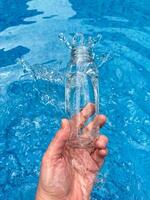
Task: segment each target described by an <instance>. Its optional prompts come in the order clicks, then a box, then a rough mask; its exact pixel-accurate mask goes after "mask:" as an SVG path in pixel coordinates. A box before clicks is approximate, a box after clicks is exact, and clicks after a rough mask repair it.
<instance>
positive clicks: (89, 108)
mask: <svg viewBox="0 0 150 200" xmlns="http://www.w3.org/2000/svg"><path fill="white" fill-rule="evenodd" d="M94 113H95V105H94V104H93V103H88V104H87V105H86V106H85V107H84V108H83V109H82V110H81V112H80V113H78V114H76V115H74V116H73V117H72V119H71V121H72V122H73V124H74V125H75V126H76V128H82V127H83V126H84V123H85V122H86V121H87V120H88V118H89V117H91V116H92V115H93V114H94Z"/></svg>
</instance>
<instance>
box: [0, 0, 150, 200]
mask: <svg viewBox="0 0 150 200" xmlns="http://www.w3.org/2000/svg"><path fill="white" fill-rule="evenodd" d="M149 13H150V1H148V0H141V1H138V0H124V1H121V0H108V1H105V0H101V1H99V0H95V1H90V0H86V1H84V0H57V1H55V0H51V1H49V0H30V1H29V0H21V1H10V0H9V1H8V0H1V1H0V31H1V32H0V199H2V200H14V199H16V200H17V199H18V200H20V199H21V200H24V199H29V200H30V199H31V200H32V199H34V195H35V191H36V186H37V182H38V176H39V168H40V161H41V158H42V155H43V153H44V151H45V149H46V148H47V146H48V144H49V142H50V141H51V139H52V138H53V136H54V134H55V132H56V131H57V129H58V128H59V126H60V120H61V118H62V117H64V116H65V114H64V78H63V77H64V75H65V72H66V64H67V62H68V59H69V51H68V49H66V48H65V47H64V45H63V44H62V43H61V42H60V41H59V39H58V34H59V33H60V32H64V34H65V35H66V36H67V37H68V38H69V36H71V35H72V34H73V33H76V32H82V33H84V34H86V35H92V36H96V35H97V33H100V34H102V36H103V39H102V41H101V43H98V44H97V46H96V49H95V53H96V54H97V55H101V53H103V52H105V51H108V52H109V51H111V52H113V55H114V56H113V59H112V60H111V61H109V62H107V63H105V64H104V65H103V67H101V68H99V73H100V77H101V80H100V98H101V102H100V109H101V113H103V114H106V116H107V117H108V122H107V124H106V126H105V127H104V128H103V129H102V130H101V132H102V133H105V134H106V135H107V136H108V137H109V140H110V142H109V156H108V157H107V159H106V162H105V165H104V167H103V170H102V172H101V174H99V178H98V182H97V183H96V185H95V187H94V189H93V193H92V199H93V200H117V199H119V200H127V199H129V200H149V199H150V157H149V155H150V133H149V127H150V15H149ZM21 57H23V58H24V60H26V61H27V62H28V63H30V64H31V65H33V64H37V63H38V64H39V65H36V66H34V70H35V73H36V77H37V80H36V81H35V79H34V77H33V74H32V73H31V72H29V73H28V74H27V75H26V76H24V77H22V78H20V77H21V76H22V75H23V69H22V66H21V65H20V64H17V58H21ZM45 68H46V69H45ZM44 70H46V73H47V74H46V75H45V74H44V72H43V71H44Z"/></svg>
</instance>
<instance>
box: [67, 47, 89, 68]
mask: <svg viewBox="0 0 150 200" xmlns="http://www.w3.org/2000/svg"><path fill="white" fill-rule="evenodd" d="M91 62H93V57H92V52H91V51H90V49H89V48H88V47H86V46H78V47H74V48H72V51H71V63H72V64H75V65H78V64H86V63H91Z"/></svg>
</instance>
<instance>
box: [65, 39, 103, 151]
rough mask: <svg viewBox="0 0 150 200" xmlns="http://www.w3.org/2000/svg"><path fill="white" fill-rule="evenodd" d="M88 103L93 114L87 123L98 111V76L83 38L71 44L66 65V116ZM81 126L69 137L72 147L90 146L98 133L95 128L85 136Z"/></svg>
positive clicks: (88, 47) (91, 54)
mask: <svg viewBox="0 0 150 200" xmlns="http://www.w3.org/2000/svg"><path fill="white" fill-rule="evenodd" d="M88 103H93V104H94V105H95V114H94V115H93V116H92V117H91V118H90V119H89V120H88V121H87V123H89V122H90V121H91V120H92V119H93V117H94V116H95V115H96V114H98V113H99V77H98V67H97V65H96V64H95V61H94V56H93V53H92V47H91V46H90V45H85V44H84V43H83V40H81V39H80V41H78V42H77V41H76V42H74V44H73V45H72V48H71V59H70V61H69V63H68V67H67V75H66V84H65V109H66V113H67V115H68V118H72V117H73V116H74V115H76V114H78V113H79V112H80V111H81V110H82V109H83V108H84V107H85V106H86V105H87V104H88ZM78 120H80V119H78ZM77 123H79V122H77ZM87 123H86V124H85V126H86V125H87ZM83 128H84V127H83ZM83 128H82V129H79V130H77V133H76V134H74V135H75V137H72V138H70V141H69V142H68V143H69V144H70V145H71V146H72V147H75V148H81V147H82V148H86V147H89V146H91V145H92V142H93V139H94V138H95V137H96V136H97V135H98V133H99V130H95V131H94V132H93V133H91V135H90V137H88V138H85V137H84V136H83V131H82V130H83Z"/></svg>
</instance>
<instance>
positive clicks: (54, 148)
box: [47, 119, 70, 157]
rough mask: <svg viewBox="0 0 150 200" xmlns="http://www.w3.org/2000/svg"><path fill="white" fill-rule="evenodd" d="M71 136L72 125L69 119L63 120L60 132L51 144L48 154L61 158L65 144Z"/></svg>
mask: <svg viewBox="0 0 150 200" xmlns="http://www.w3.org/2000/svg"><path fill="white" fill-rule="evenodd" d="M69 135H70V123H69V120H67V119H62V124H61V128H60V130H59V131H58V132H57V133H56V135H55V137H54V139H53V141H52V142H51V143H50V144H49V146H48V149H47V153H48V154H49V155H51V156H56V157H59V156H61V154H62V152H63V150H64V147H65V144H66V142H67V140H68V139H69Z"/></svg>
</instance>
